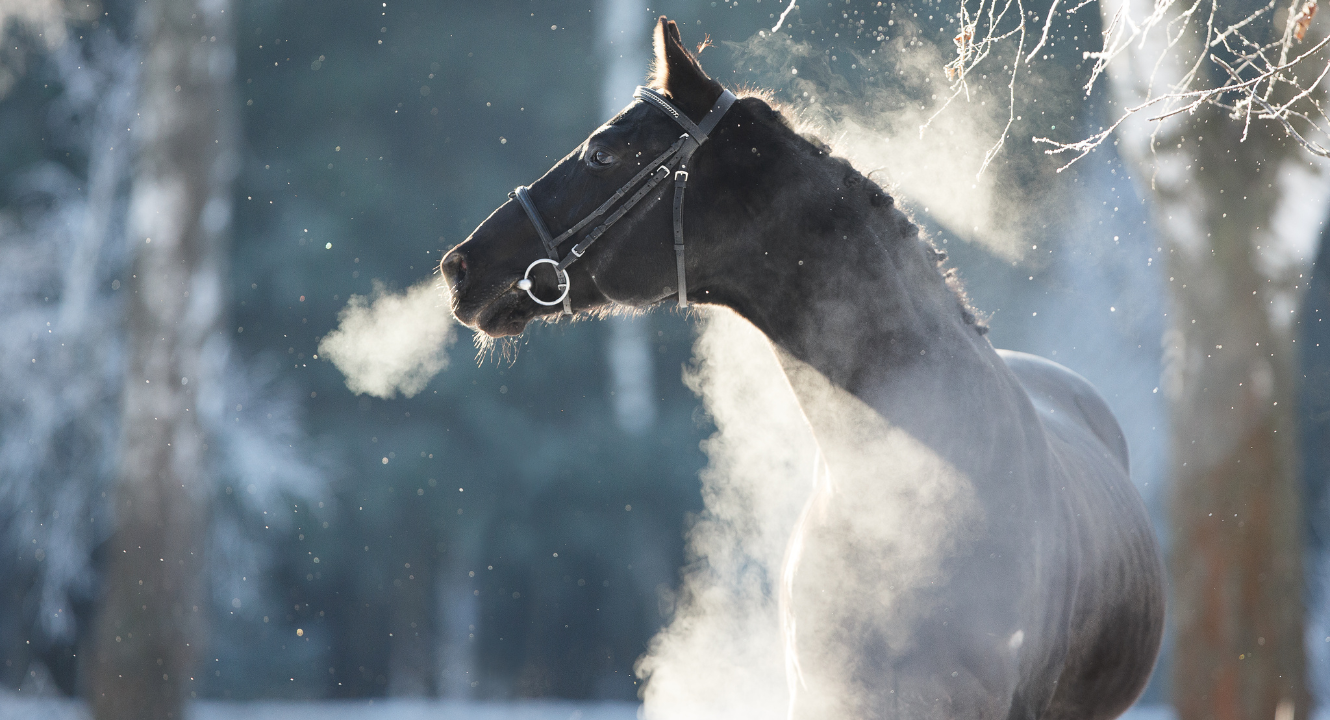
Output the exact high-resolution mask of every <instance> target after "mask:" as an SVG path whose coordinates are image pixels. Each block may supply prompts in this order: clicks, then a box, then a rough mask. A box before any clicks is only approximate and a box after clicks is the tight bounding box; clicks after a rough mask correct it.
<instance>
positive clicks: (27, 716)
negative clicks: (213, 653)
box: [0, 694, 1330, 720]
mask: <svg viewBox="0 0 1330 720" xmlns="http://www.w3.org/2000/svg"><path fill="white" fill-rule="evenodd" d="M639 707H640V706H639V705H638V704H637V703H631V702H572V701H567V700H527V701H521V702H466V701H461V700H402V699H390V700H340V701H338V700H324V701H310V702H297V701H285V700H264V701H258V702H221V701H215V700H212V701H203V702H196V703H194V704H193V705H191V706H190V713H189V715H188V716H187V720H238V719H239V718H244V720H637V717H638V708H639ZM1317 715H1318V716H1320V717H1321V720H1330V718H1327V717H1326V716H1325V715H1323V714H1321V713H1317ZM90 718H91V714H89V713H88V711H87V706H86V705H85V704H83V703H82V702H81V701H78V700H70V699H66V698H50V697H39V698H18V697H15V696H13V695H10V694H0V720H90ZM1175 718H1176V716H1175V715H1174V714H1173V709H1172V708H1170V707H1168V706H1167V705H1139V706H1137V707H1134V708H1132V709H1131V710H1129V711H1127V714H1126V715H1123V716H1122V720H1175Z"/></svg>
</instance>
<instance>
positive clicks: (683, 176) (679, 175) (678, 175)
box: [674, 170, 688, 182]
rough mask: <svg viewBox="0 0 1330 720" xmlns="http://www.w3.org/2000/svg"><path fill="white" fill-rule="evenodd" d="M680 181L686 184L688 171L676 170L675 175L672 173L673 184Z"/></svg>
mask: <svg viewBox="0 0 1330 720" xmlns="http://www.w3.org/2000/svg"><path fill="white" fill-rule="evenodd" d="M680 180H682V181H683V182H688V171H687V170H678V171H675V173H674V181H675V182H679V181H680Z"/></svg>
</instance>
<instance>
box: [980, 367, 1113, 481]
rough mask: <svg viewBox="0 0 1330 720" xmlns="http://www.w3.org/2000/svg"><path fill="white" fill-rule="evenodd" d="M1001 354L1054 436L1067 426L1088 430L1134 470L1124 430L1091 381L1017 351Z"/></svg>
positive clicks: (1110, 451)
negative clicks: (1057, 427) (1058, 430)
mask: <svg viewBox="0 0 1330 720" xmlns="http://www.w3.org/2000/svg"><path fill="white" fill-rule="evenodd" d="M997 352H998V355H999V356H1000V357H1001V358H1002V360H1003V362H1005V363H1006V364H1007V367H1008V368H1009V369H1010V370H1011V372H1012V374H1014V375H1015V376H1016V379H1017V380H1018V381H1020V384H1021V387H1022V388H1024V389H1025V393H1026V394H1027V395H1029V396H1030V402H1031V403H1033V404H1034V407H1035V410H1036V411H1038V413H1039V416H1040V418H1041V419H1043V420H1044V424H1045V425H1047V426H1050V429H1054V432H1056V426H1057V425H1061V424H1067V423H1070V424H1071V425H1073V426H1076V427H1080V428H1083V429H1084V430H1088V431H1089V432H1090V433H1091V434H1092V435H1093V436H1094V437H1095V438H1097V439H1098V440H1099V442H1100V443H1102V444H1103V446H1104V447H1105V448H1106V449H1107V450H1108V451H1109V453H1110V454H1111V455H1112V456H1113V457H1114V458H1115V459H1116V460H1117V461H1118V462H1119V463H1121V464H1122V469H1123V471H1124V472H1125V471H1127V469H1128V468H1130V467H1131V463H1130V458H1129V455H1128V452H1127V438H1126V436H1125V435H1123V433H1122V427H1121V426H1120V425H1118V420H1117V418H1116V417H1114V416H1113V411H1112V410H1110V409H1109V407H1108V403H1107V402H1106V401H1105V400H1104V398H1103V396H1102V395H1100V394H1099V391H1098V390H1095V388H1094V386H1093V385H1091V384H1090V381H1088V380H1086V379H1085V378H1083V377H1081V376H1080V375H1078V374H1076V373H1075V372H1073V371H1071V370H1069V369H1067V368H1066V367H1064V366H1062V365H1059V364H1058V363H1055V362H1053V361H1052V360H1048V359H1047V358H1042V357H1039V356H1038V355H1031V354H1029V353H1023V352H1017V351H1015V350H998V351H997Z"/></svg>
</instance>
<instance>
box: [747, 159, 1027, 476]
mask: <svg viewBox="0 0 1330 720" xmlns="http://www.w3.org/2000/svg"><path fill="white" fill-rule="evenodd" d="M829 162H834V161H829ZM828 169H829V170H830V172H824V173H822V175H824V176H826V175H829V176H830V177H823V179H822V182H821V183H820V188H819V187H818V185H819V183H818V182H817V179H816V178H817V175H818V173H816V172H815V173H808V169H807V168H806V167H804V168H801V170H802V172H803V173H804V176H805V177H807V176H808V175H810V174H811V175H812V176H813V178H814V179H813V181H812V182H811V183H809V182H805V183H801V187H800V188H795V189H793V191H792V192H789V193H782V194H780V195H778V196H777V197H776V198H775V201H774V202H773V208H781V210H779V211H774V210H773V212H772V213H770V214H769V216H770V221H769V222H765V223H762V227H754V228H751V234H750V235H749V237H750V238H751V243H752V244H751V245H750V246H749V249H748V251H747V252H746V253H745V254H746V255H748V256H749V257H748V258H746V259H745V265H746V268H745V269H744V270H740V271H739V272H737V273H736V275H738V276H740V277H744V278H746V281H743V282H741V283H740V284H741V285H742V287H739V288H736V289H731V291H730V292H729V293H727V295H728V296H729V299H730V300H731V302H727V303H726V304H728V305H730V306H731V307H732V308H733V309H734V310H736V311H737V312H739V314H740V315H743V316H744V317H745V318H747V319H748V320H749V321H750V322H752V323H753V324H754V325H755V326H756V327H757V328H758V329H760V330H761V331H762V332H763V333H765V334H766V336H767V337H768V338H769V339H770V340H771V342H772V344H773V345H774V346H775V349H776V352H777V355H778V357H779V358H780V360H781V363H782V366H783V367H784V369H785V371H786V375H787V377H788V378H789V379H790V382H791V386H792V387H793V388H794V390H795V393H796V395H798V396H799V399H800V403H801V405H802V406H803V407H804V410H805V414H806V415H807V416H808V419H809V420H810V422H811V423H812V424H813V429H814V432H815V433H817V434H818V435H819V441H822V442H823V443H824V445H825V436H826V435H827V434H828V433H834V432H836V430H835V429H834V428H835V427H842V426H843V425H844V421H843V419H838V417H837V415H838V414H844V412H845V410H844V406H845V405H846V402H849V403H854V404H862V405H863V406H865V407H866V408H867V409H871V411H873V412H875V413H876V414H877V415H878V416H880V417H881V418H883V419H884V420H885V422H886V423H888V424H889V425H890V426H892V427H894V428H898V429H900V430H903V431H905V432H906V433H908V434H909V435H910V436H912V437H913V438H915V439H916V440H918V441H920V442H922V443H924V444H925V445H928V446H930V447H932V448H933V449H934V450H935V451H937V452H938V453H939V454H941V455H943V456H944V457H947V458H948V459H950V460H952V462H953V464H969V463H961V460H962V459H963V458H969V457H973V456H974V453H973V452H972V451H973V449H974V444H975V443H976V442H979V443H984V444H986V445H987V446H988V447H1001V446H1002V445H1004V444H1005V445H1008V446H1010V445H1011V444H1012V443H1016V444H1028V443H1030V442H1032V441H1037V440H1038V439H1037V438H1031V437H1030V436H1029V433H1027V432H1026V431H1025V430H1024V429H1022V428H1023V427H1028V425H1024V424H1023V423H1021V422H1019V420H1021V418H1020V416H1022V415H1030V414H1031V413H1032V410H1031V409H1030V405H1029V401H1028V399H1027V398H1026V397H1025V395H1024V391H1023V390H1021V389H1020V387H1019V385H1018V383H1017V381H1016V379H1015V377H1014V376H1013V375H1012V374H1011V372H1010V371H1009V370H1008V369H1007V367H1006V365H1005V363H1003V361H1002V360H1001V358H1000V357H998V355H997V353H996V352H995V351H994V350H993V348H992V346H991V345H990V344H989V343H988V341H987V340H986V339H985V338H983V337H982V336H981V335H980V334H979V333H978V332H977V331H976V329H975V326H974V325H973V324H971V323H970V322H967V321H966V319H965V318H964V317H963V315H962V307H961V306H960V302H959V299H958V297H957V295H956V293H955V292H954V291H953V290H952V289H951V288H949V287H948V286H947V283H946V281H945V280H944V278H943V277H942V275H941V274H940V273H939V272H938V270H937V267H936V262H935V261H934V259H933V256H932V254H931V253H930V252H929V248H928V246H926V245H925V243H924V242H923V241H922V240H921V239H920V238H919V235H918V230H917V228H916V227H915V226H914V224H913V223H911V222H910V221H909V220H908V218H906V217H905V215H904V214H903V213H901V212H900V211H899V210H896V209H895V208H894V206H893V205H892V204H891V203H890V201H889V200H888V201H887V202H885V203H884V202H882V199H881V196H880V195H878V196H877V204H874V202H873V198H874V196H875V193H877V192H878V190H877V188H876V187H875V186H873V185H872V184H871V183H868V182H867V181H862V180H861V181H860V182H856V183H854V185H853V186H849V185H850V184H849V183H847V182H846V180H847V179H848V177H842V176H841V175H840V174H839V173H843V167H841V166H837V165H833V166H832V167H830V168H828ZM810 190H811V191H810ZM794 218H800V219H801V220H802V221H800V222H795V221H792V220H793V219H794ZM809 227H814V228H820V229H817V230H812V231H802V232H801V231H797V230H793V229H792V228H809ZM747 260H756V262H746V261H747ZM831 395H842V396H843V399H844V401H845V402H841V401H836V402H840V405H841V410H839V411H838V410H830V411H828V410H826V408H827V402H828V398H829V397H831ZM851 414H853V413H851ZM823 416H825V417H823ZM1025 419H1032V416H1031V417H1030V418H1025ZM1004 420H1006V421H1008V422H1004ZM819 426H821V427H819Z"/></svg>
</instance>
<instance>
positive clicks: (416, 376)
mask: <svg viewBox="0 0 1330 720" xmlns="http://www.w3.org/2000/svg"><path fill="white" fill-rule="evenodd" d="M337 321H338V324H337V329H336V330H333V331H332V332H330V333H328V335H326V336H325V337H324V338H323V339H322V340H320V341H319V352H320V353H322V354H323V355H324V356H325V357H327V358H328V359H329V360H331V361H332V363H333V365H335V366H337V369H338V370H340V371H341V372H342V374H343V375H345V376H346V386H347V387H348V388H350V390H351V392H354V393H356V394H357V395H359V394H361V393H364V394H367V395H373V396H374V397H379V398H385V399H386V398H391V397H393V396H394V395H395V394H397V393H398V392H401V393H402V395H403V396H405V397H411V396H413V395H415V394H416V393H418V392H420V391H421V390H424V389H425V385H427V384H428V383H429V381H430V380H431V379H432V378H433V377H434V376H435V375H437V374H438V373H439V371H440V370H443V369H444V368H445V367H447V366H448V356H447V355H446V354H445V353H444V352H443V351H444V349H445V348H447V346H448V345H449V344H451V343H452V341H453V339H454V337H455V333H454V332H453V319H452V313H450V312H448V302H447V290H446V289H444V288H443V286H442V283H440V282H439V281H438V280H435V279H427V280H424V281H422V282H420V283H417V284H416V285H415V286H414V287H412V288H411V289H409V290H407V291H406V292H405V293H401V294H396V293H390V292H388V291H387V290H386V289H385V288H384V286H383V284H382V283H380V282H379V281H377V280H376V281H375V282H374V292H373V293H372V294H371V295H370V296H369V297H366V296H364V295H352V296H351V299H350V300H349V301H347V303H346V307H344V308H342V311H341V312H340V313H338V315H337Z"/></svg>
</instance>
